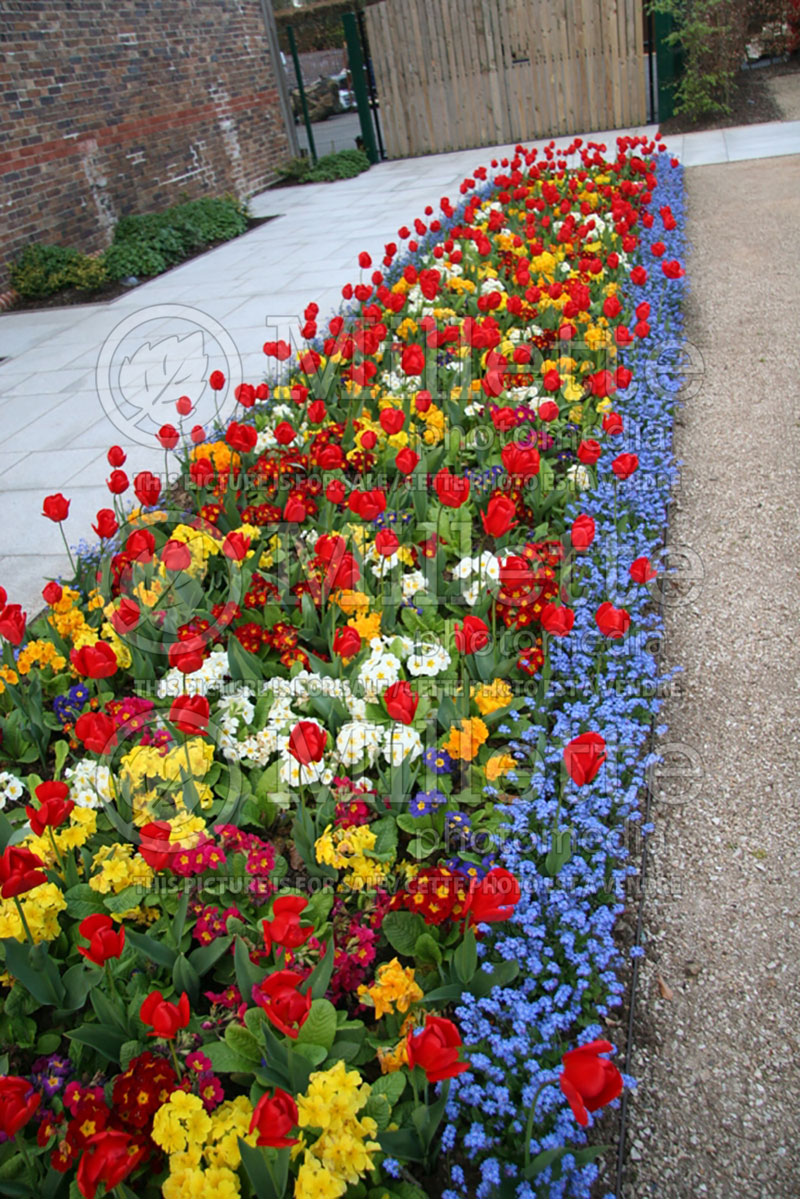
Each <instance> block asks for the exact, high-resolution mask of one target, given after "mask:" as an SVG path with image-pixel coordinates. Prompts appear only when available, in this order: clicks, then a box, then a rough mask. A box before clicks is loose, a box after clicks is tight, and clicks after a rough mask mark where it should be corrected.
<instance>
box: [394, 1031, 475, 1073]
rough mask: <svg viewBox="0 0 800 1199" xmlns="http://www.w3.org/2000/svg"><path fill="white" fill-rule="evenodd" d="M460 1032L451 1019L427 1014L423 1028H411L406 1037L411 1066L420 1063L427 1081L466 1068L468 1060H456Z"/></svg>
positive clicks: (412, 1067)
mask: <svg viewBox="0 0 800 1199" xmlns="http://www.w3.org/2000/svg"><path fill="white" fill-rule="evenodd" d="M461 1045H462V1041H461V1034H460V1033H459V1031H458V1029H457V1028H456V1026H455V1024H453V1022H452V1020H445V1019H444V1018H443V1017H442V1016H428V1017H426V1020H425V1027H424V1029H423V1030H422V1032H417V1033H415V1032H414V1031H413V1029H412V1031H411V1032H409V1034H408V1036H407V1037H406V1053H407V1055H408V1064H409V1066H410V1067H411V1069H412V1070H413V1069H414V1067H415V1066H421V1067H422V1069H423V1070H424V1071H425V1074H426V1076H427V1079H428V1082H443V1081H444V1080H445V1079H446V1078H455V1077H456V1075H457V1074H463V1073H464V1071H465V1070H468V1069H469V1062H460V1061H459V1060H458V1055H459V1050H460V1049H461Z"/></svg>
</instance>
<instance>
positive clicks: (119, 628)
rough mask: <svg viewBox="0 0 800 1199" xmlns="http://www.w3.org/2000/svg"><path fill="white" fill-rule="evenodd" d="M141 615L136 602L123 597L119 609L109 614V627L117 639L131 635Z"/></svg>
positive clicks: (125, 596)
mask: <svg viewBox="0 0 800 1199" xmlns="http://www.w3.org/2000/svg"><path fill="white" fill-rule="evenodd" d="M141 615H142V613H141V610H140V608H139V605H138V604H137V603H136V600H132V599H130V598H129V597H128V596H127V595H123V597H122V599H121V600H120V601H119V607H118V608H117V610H116V611H115V612H112V614H111V626H112V628H113V629H114V632H115V633H116V634H117V635H118V636H119V637H124V636H125V635H126V634H127V633H132V632H133V630H134V629H135V628H136V626H137V624H138V623H139V618H140V617H141Z"/></svg>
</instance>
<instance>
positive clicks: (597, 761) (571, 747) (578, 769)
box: [564, 733, 607, 787]
mask: <svg viewBox="0 0 800 1199" xmlns="http://www.w3.org/2000/svg"><path fill="white" fill-rule="evenodd" d="M606 757H607V755H606V743H605V741H604V740H603V738H602V737H601V736H600V734H599V733H581V734H580V736H578V737H573V739H572V740H571V741H570V742H569V743H568V744H567V745H565V746H564V762H565V764H566V767H567V772H568V774H569V776H570V778H571V779H572V781H573V783H577V785H578V786H579V787H584V786H586V784H587V783H591V782H592V781H593V780H594V778H595V776H596V775H597V772H598V770H599V769H600V767H601V766H602V765H603V763H604V762H605V760H606Z"/></svg>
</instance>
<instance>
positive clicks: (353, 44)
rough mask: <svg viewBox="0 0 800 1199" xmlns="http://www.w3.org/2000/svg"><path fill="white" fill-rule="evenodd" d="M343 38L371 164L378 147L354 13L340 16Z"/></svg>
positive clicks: (365, 146) (377, 156)
mask: <svg viewBox="0 0 800 1199" xmlns="http://www.w3.org/2000/svg"><path fill="white" fill-rule="evenodd" d="M342 23H343V24H344V36H345V40H346V41H347V58H348V61H349V63H350V76H351V78H352V80H353V91H354V92H355V94H356V104H357V105H358V118H359V121H360V122H361V136H362V138H363V139H364V151H365V153H366V155H367V158H368V159H369V160H370V162H371V163H375V162H378V160H379V155H378V147H377V145H376V144H375V128H374V126H373V124H372V113H371V112H370V110H369V96H368V95H367V85H366V81H365V79H364V60H363V58H362V57H361V44H360V41H359V37H358V26H357V25H356V18H355V13H351V12H346V13H344V14H343V16H342Z"/></svg>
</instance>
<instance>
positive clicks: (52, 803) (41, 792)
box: [25, 782, 75, 837]
mask: <svg viewBox="0 0 800 1199" xmlns="http://www.w3.org/2000/svg"><path fill="white" fill-rule="evenodd" d="M68 795H69V787H68V786H67V784H66V783H57V782H46V783H40V784H39V786H38V787H37V788H36V798H37V799H38V800H39V807H38V808H34V807H33V806H32V805H31V804H27V805H26V807H25V815H26V816H27V817H28V821H29V823H30V826H31V829H32V830H33V832H34V833H35V834H36V836H37V837H41V835H42V833H43V832H44V830H45V829H46V828H48V827H49V828H58V827H59V826H60V825H62V824H63V823H64V821H65V820H68V819H69V814H70V812H71V811H72V809H73V808H74V807H75V804H74V802H73V801H72V800H71V799H67V796H68Z"/></svg>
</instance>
